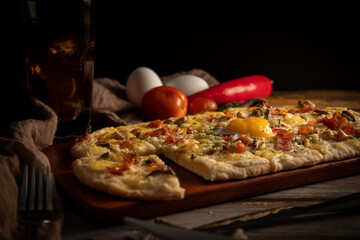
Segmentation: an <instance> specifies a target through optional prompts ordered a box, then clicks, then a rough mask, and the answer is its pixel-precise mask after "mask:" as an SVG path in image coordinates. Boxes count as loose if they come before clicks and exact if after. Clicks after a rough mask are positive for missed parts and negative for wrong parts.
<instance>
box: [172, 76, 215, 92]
mask: <svg viewBox="0 0 360 240" xmlns="http://www.w3.org/2000/svg"><path fill="white" fill-rule="evenodd" d="M165 85H167V86H171V87H175V88H177V89H179V90H180V91H182V92H183V93H184V94H185V95H186V96H190V95H193V94H195V93H197V92H200V91H203V90H205V89H208V88H209V84H208V83H207V82H206V81H205V80H204V79H202V78H200V77H198V76H195V75H181V76H178V77H175V78H173V79H170V80H169V81H168V82H167V83H166V84H165Z"/></svg>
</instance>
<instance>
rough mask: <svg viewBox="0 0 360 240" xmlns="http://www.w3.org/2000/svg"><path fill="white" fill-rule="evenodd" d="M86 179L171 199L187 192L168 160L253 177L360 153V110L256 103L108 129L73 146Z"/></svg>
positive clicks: (110, 189)
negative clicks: (248, 105) (166, 162)
mask: <svg viewBox="0 0 360 240" xmlns="http://www.w3.org/2000/svg"><path fill="white" fill-rule="evenodd" d="M71 154H72V156H73V157H74V158H75V159H76V160H75V161H74V162H73V163H72V169H73V173H74V175H75V177H76V178H78V179H79V180H80V181H81V182H82V183H83V184H86V185H88V186H90V187H92V188H94V189H97V190H100V191H103V192H107V193H109V194H112V195H116V196H120V197H124V198H138V199H145V200H171V199H181V198H184V195H185V190H184V189H183V188H182V187H181V182H180V181H179V179H178V178H177V177H176V174H175V173H174V171H173V170H172V169H171V168H170V167H169V166H168V165H166V164H165V162H164V161H163V160H162V159H163V158H166V159H169V160H171V161H173V162H175V163H176V164H177V165H179V166H181V167H182V168H184V169H187V170H188V171H190V172H192V173H194V174H196V175H198V176H200V177H202V178H203V179H205V180H207V181H210V182H213V181H226V180H230V179H245V178H251V177H256V176H260V175H264V174H269V173H276V172H279V171H284V170H291V169H296V168H301V167H308V166H313V165H316V164H320V163H323V162H329V161H336V160H342V159H347V158H351V157H354V156H358V155H360V114H359V113H358V112H355V111H353V110H350V109H347V108H345V107H325V108H319V107H317V106H316V105H315V104H313V103H312V102H310V101H309V100H299V102H298V104H296V105H286V106H278V107H276V106H270V105H269V104H267V103H266V102H260V103H258V104H255V105H253V106H250V107H229V108H225V109H224V108H223V109H222V111H215V112H206V113H201V114H194V115H187V116H184V117H172V118H169V119H165V120H154V121H149V122H141V123H137V124H133V125H128V126H118V127H108V128H103V129H100V130H97V131H95V132H93V133H91V134H89V135H88V136H86V137H84V138H81V139H79V140H78V141H77V142H76V143H75V144H74V145H73V146H72V148H71Z"/></svg>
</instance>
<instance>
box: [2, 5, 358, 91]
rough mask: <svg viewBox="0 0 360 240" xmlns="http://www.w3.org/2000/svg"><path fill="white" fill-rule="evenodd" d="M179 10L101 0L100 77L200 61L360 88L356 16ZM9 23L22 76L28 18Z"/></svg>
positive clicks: (230, 71)
mask: <svg viewBox="0 0 360 240" xmlns="http://www.w3.org/2000/svg"><path fill="white" fill-rule="evenodd" d="M174 9H175V8H168V9H166V8H165V9H155V10H154V9H151V10H150V9H147V6H142V8H139V7H136V6H127V7H125V6H123V5H122V4H120V3H118V4H113V3H111V4H110V3H109V2H108V1H98V2H97V6H96V24H95V25H96V32H97V34H96V35H97V43H96V55H95V77H110V78H114V79H117V80H119V81H120V82H122V83H124V84H125V83H126V80H127V77H128V76H129V74H130V73H131V71H132V70H134V69H135V68H137V67H140V66H147V67H150V68H152V69H153V70H154V71H155V72H156V73H158V75H159V76H165V75H169V74H173V73H176V72H180V71H187V70H191V69H194V68H198V69H203V70H205V71H207V72H209V73H210V74H211V75H212V76H214V77H215V78H216V79H218V80H219V81H221V82H223V81H227V80H231V79H234V78H239V77H242V76H246V75H251V74H263V75H266V76H268V77H270V78H271V79H272V80H274V82H275V83H274V90H279V91H281V90H304V89H356V90H359V89H360V87H359V86H360V84H359V81H358V75H359V74H358V69H359V66H360V64H359V63H360V60H359V54H360V46H359V45H360V37H359V36H358V32H359V27H358V22H355V21H354V20H353V19H348V18H335V19H334V20H327V21H323V22H316V21H315V22H314V21H309V22H308V23H301V24H300V23H292V22H291V21H289V22H285V23H281V24H279V23H272V22H271V21H270V20H269V19H265V20H263V21H258V22H260V23H252V24H250V23H247V22H253V21H244V19H243V18H237V17H236V16H235V17H226V15H224V16H225V17H224V16H221V15H219V14H220V12H219V13H216V12H211V13H209V12H207V10H202V11H200V10H193V11H189V10H184V9H176V10H174ZM14 11H16V9H15V8H14ZM222 13H224V12H222ZM224 14H226V13H224ZM248 20H252V19H248ZM9 22H10V24H9V25H10V29H9V33H10V34H8V35H7V37H6V38H5V40H6V41H7V43H6V44H7V46H9V47H8V48H6V49H7V50H9V51H8V53H7V54H6V55H5V58H6V59H7V61H6V63H7V65H6V70H7V72H10V73H11V79H14V81H16V79H18V78H20V77H22V76H23V72H24V65H23V64H24V59H23V55H22V45H21V43H22V42H21V22H20V20H19V18H18V15H17V14H13V15H12V18H10V21H9ZM9 70H10V71H9ZM11 82H12V81H11ZM14 83H15V82H14ZM8 84H9V83H8ZM10 85H12V87H13V86H14V85H15V84H10Z"/></svg>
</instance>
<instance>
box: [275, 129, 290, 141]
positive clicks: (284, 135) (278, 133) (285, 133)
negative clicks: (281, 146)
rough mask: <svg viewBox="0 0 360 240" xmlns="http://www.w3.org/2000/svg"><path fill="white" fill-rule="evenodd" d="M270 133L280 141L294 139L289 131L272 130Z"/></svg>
mask: <svg viewBox="0 0 360 240" xmlns="http://www.w3.org/2000/svg"><path fill="white" fill-rule="evenodd" d="M272 131H273V133H274V134H276V136H278V137H279V138H281V139H292V138H293V137H294V133H293V132H292V131H291V130H286V129H282V128H274V129H273V130H272Z"/></svg>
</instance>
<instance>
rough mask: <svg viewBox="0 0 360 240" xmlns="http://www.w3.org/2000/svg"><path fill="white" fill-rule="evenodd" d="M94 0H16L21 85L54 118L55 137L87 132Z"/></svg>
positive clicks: (92, 75) (67, 136)
mask: <svg viewBox="0 0 360 240" xmlns="http://www.w3.org/2000/svg"><path fill="white" fill-rule="evenodd" d="M94 4H95V3H94V0H61V1H59V0H31V1H29V0H27V1H26V0H22V1H21V0H20V8H21V12H22V16H23V23H24V24H23V26H24V50H25V61H26V64H25V65H26V75H27V78H26V79H27V81H26V85H27V87H28V89H29V91H30V93H31V94H32V95H33V96H35V97H36V98H38V99H39V100H41V101H42V102H44V103H45V104H47V105H48V106H50V107H51V108H52V109H53V110H54V112H55V113H56V115H57V117H58V127H57V131H56V134H55V141H67V140H72V139H75V138H77V137H82V136H84V135H86V134H88V133H89V132H90V131H91V99H92V91H93V78H94V55H95V53H94V51H95V27H94V9H95V5H94Z"/></svg>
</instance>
